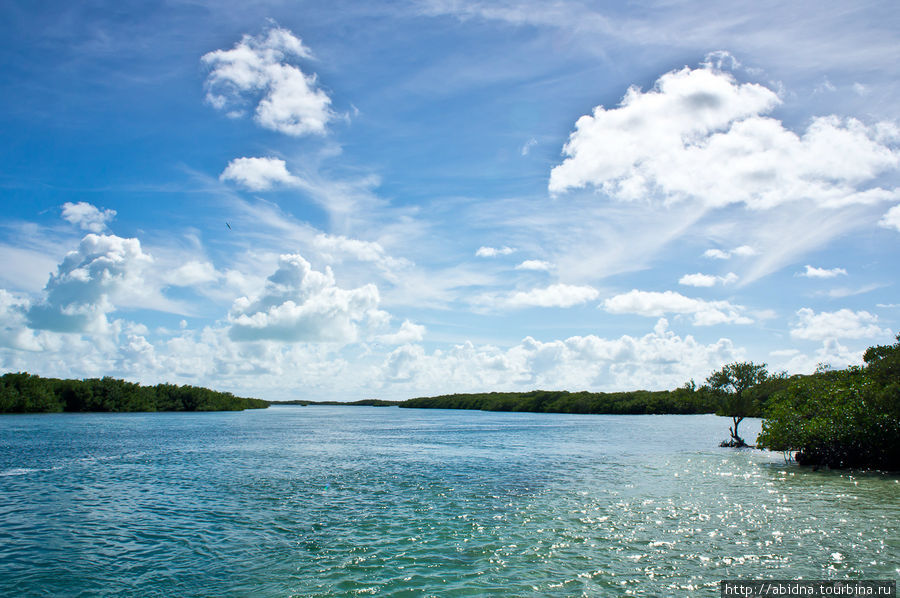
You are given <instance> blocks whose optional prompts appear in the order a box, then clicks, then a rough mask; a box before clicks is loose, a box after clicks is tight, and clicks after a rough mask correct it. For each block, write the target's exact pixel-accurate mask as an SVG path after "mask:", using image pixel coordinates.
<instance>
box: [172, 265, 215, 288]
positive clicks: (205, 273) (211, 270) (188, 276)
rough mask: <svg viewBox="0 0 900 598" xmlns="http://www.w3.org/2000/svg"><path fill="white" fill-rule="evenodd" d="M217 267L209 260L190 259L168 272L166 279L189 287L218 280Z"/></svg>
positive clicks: (173, 283)
mask: <svg viewBox="0 0 900 598" xmlns="http://www.w3.org/2000/svg"><path fill="white" fill-rule="evenodd" d="M218 278H219V274H218V272H216V268H215V267H214V266H213V265H212V264H211V263H209V262H201V261H197V260H190V261H187V262H185V263H184V264H182V265H181V266H179V267H178V268H176V269H175V270H173V271H171V272H170V273H168V275H167V276H166V277H165V281H166V282H167V283H168V284H170V285H172V286H176V287H189V286H194V285H198V284H203V283H206V282H212V281H215V280H218Z"/></svg>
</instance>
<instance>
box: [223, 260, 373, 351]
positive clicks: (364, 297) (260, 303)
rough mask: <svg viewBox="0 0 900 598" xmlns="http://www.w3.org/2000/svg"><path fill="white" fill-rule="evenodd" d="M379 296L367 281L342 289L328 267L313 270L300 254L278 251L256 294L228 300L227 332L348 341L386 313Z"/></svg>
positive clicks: (247, 337)
mask: <svg viewBox="0 0 900 598" xmlns="http://www.w3.org/2000/svg"><path fill="white" fill-rule="evenodd" d="M379 300H380V298H379V294H378V289H377V288H376V287H375V285H373V284H367V285H364V286H362V287H359V288H356V289H342V288H340V287H338V286H337V284H336V283H335V279H334V274H333V273H332V271H331V268H326V269H325V272H317V271H315V270H313V269H312V267H311V266H310V264H309V262H307V261H306V260H305V259H303V257H302V256H300V255H297V254H291V255H282V256H281V257H280V258H279V263H278V269H277V270H276V271H275V273H274V274H272V275H271V276H270V277H269V278H268V279H267V281H266V286H265V289H264V290H263V292H262V293H261V294H260V295H259V296H257V297H253V298H250V297H240V298H238V299H237V300H236V301H235V302H234V305H233V306H232V308H231V311H230V312H229V314H228V321H229V322H230V323H231V328H230V331H229V335H230V337H231V338H232V339H233V340H238V341H253V340H275V341H282V342H335V343H349V342H354V341H356V340H357V339H358V338H359V328H360V325H362V324H365V323H370V322H377V323H383V322H384V321H385V320H386V319H388V318H389V316H388V315H387V314H386V313H385V312H382V311H380V310H378V303H379Z"/></svg>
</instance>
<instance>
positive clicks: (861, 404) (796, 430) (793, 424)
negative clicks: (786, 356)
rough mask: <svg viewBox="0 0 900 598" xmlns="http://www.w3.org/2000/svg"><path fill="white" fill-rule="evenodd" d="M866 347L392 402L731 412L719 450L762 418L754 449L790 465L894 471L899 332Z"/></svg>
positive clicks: (899, 435) (898, 447)
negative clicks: (851, 362)
mask: <svg viewBox="0 0 900 598" xmlns="http://www.w3.org/2000/svg"><path fill="white" fill-rule="evenodd" d="M897 341H898V342H897V343H895V344H893V345H879V346H874V347H869V348H868V349H867V350H866V352H865V354H864V356H863V361H864V363H865V365H863V366H854V367H850V368H847V369H845V370H832V369H830V368H828V367H825V366H820V367H819V368H818V369H817V370H816V372H815V373H813V374H811V375H800V374H797V375H793V376H788V375H787V374H786V373H784V372H782V373H776V374H770V373H769V372H768V371H767V370H766V365H765V364H755V363H752V362H736V363H731V364H727V365H725V366H723V367H722V368H721V369H720V370H718V371H716V372H713V373H712V374H710V376H709V377H708V378H707V379H706V383H705V384H702V385H700V386H698V385H697V384H696V383H695V382H694V381H693V380H691V381H690V382H688V383H687V384H685V385H684V386H682V387H681V388H678V389H675V390H671V391H669V390H663V391H646V390H638V391H633V392H616V393H592V392H566V391H545V390H534V391H530V392H490V393H466V394H450V395H441V396H435V397H419V398H415V399H410V400H407V401H404V402H402V403H400V407H416V408H427V409H479V410H483V411H529V412H537V413H594V414H650V413H653V414H691V413H715V414H717V415H722V416H727V417H730V418H732V426H731V427H730V428H729V433H730V438H729V439H728V440H727V441H724V442H723V443H722V446H729V447H742V446H747V444H746V443H745V442H744V439H743V438H741V436H740V433H739V426H740V423H741V422H742V421H743V420H744V418H747V417H761V418H764V419H763V424H762V432H761V433H760V434H759V436H758V438H757V441H756V442H757V446H758V447H759V448H765V449H769V450H774V451H782V452H784V453H785V454H788V455H790V457H791V458H793V459H795V460H796V461H797V462H798V463H800V464H803V465H812V466H816V467H818V466H828V467H836V468H872V469H882V470H888V471H900V335H898V336H897Z"/></svg>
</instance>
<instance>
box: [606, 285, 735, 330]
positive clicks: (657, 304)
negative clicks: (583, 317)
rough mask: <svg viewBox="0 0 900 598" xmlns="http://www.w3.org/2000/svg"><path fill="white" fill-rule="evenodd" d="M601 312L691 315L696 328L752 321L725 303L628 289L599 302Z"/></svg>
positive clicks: (678, 294)
mask: <svg viewBox="0 0 900 598" xmlns="http://www.w3.org/2000/svg"><path fill="white" fill-rule="evenodd" d="M602 307H603V309H605V310H606V311H607V312H609V313H613V314H637V315H641V316H653V317H659V316H662V315H665V314H669V313H675V314H691V315H693V316H694V320H693V321H694V324H695V325H697V326H712V325H715V324H750V323H752V322H753V320H752V319H750V318H748V317H747V316H744V315H743V314H742V312H743V310H744V308H743V307H742V306H740V305H732V304H731V303H729V302H727V301H704V300H702V299H693V298H690V297H685V296H684V295H682V294H681V293H676V292H674V291H665V292H662V293H659V292H654V291H638V290H632V291H629V292H627V293H623V294H621V295H616V296H615V297H610V298H609V299H606V300H605V301H604V302H603V305H602Z"/></svg>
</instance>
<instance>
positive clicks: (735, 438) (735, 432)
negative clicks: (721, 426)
mask: <svg viewBox="0 0 900 598" xmlns="http://www.w3.org/2000/svg"><path fill="white" fill-rule="evenodd" d="M731 420H732V421H733V422H734V428H729V430H728V431H729V432H731V439H732V440H733V441H734V443H735V444H736V445H737V446H744V444H745V442H744V439H743V438H741V437H740V436H738V426H739V425H740V423H741V422H742V421H744V418H743V417H737V416H735V417H732V418H731Z"/></svg>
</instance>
